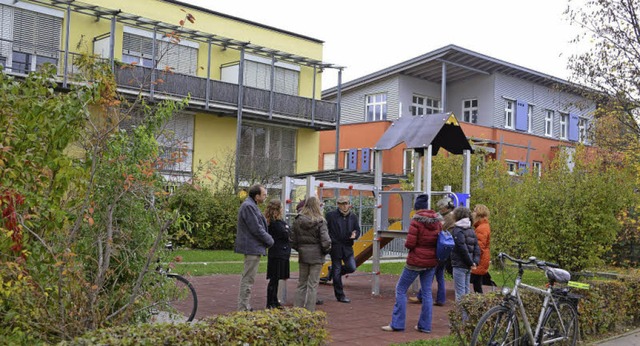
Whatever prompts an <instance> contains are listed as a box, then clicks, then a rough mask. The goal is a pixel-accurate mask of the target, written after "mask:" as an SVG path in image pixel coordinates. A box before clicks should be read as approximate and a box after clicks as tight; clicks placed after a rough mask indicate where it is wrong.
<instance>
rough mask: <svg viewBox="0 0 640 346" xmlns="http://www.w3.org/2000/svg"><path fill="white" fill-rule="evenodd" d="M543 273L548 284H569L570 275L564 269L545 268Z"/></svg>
mask: <svg viewBox="0 0 640 346" xmlns="http://www.w3.org/2000/svg"><path fill="white" fill-rule="evenodd" d="M545 273H546V274H547V279H549V282H557V283H561V284H566V283H567V282H569V280H571V274H570V273H569V272H568V271H566V270H564V269H560V268H547V270H546V271H545Z"/></svg>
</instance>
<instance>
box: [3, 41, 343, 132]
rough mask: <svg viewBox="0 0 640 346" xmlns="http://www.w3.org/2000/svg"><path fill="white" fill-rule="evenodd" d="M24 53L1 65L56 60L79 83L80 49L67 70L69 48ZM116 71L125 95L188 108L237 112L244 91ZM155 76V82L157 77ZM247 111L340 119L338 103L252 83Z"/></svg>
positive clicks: (19, 69)
mask: <svg viewBox="0 0 640 346" xmlns="http://www.w3.org/2000/svg"><path fill="white" fill-rule="evenodd" d="M35 51H36V50H35V49H34V52H35ZM14 53H18V52H14ZM19 54H21V55H25V56H26V59H28V61H29V62H28V63H22V64H17V63H15V64H12V65H15V66H8V60H9V59H8V57H3V56H0V64H1V65H3V66H5V68H4V70H3V72H4V73H7V74H11V75H16V76H25V75H26V73H28V72H30V71H33V70H35V69H37V68H38V67H39V66H40V62H41V61H42V62H52V63H56V64H57V66H58V78H59V83H60V84H61V85H65V84H66V83H73V80H74V78H73V74H74V72H75V71H77V66H75V65H74V64H73V60H74V57H75V56H77V54H75V53H71V52H70V53H69V55H68V64H67V66H68V68H67V69H66V70H65V69H64V61H65V59H64V57H65V52H64V51H60V52H59V54H58V57H57V58H55V57H48V58H46V59H42V58H41V57H39V56H38V55H37V53H19ZM23 60H24V59H23ZM152 72H153V73H154V75H153V76H152ZM65 73H66V75H65ZM114 73H115V78H116V82H117V85H118V91H120V92H121V93H123V94H128V95H131V96H134V95H135V96H137V95H139V94H141V95H144V96H146V97H148V98H149V99H151V100H161V99H182V98H185V97H187V96H190V97H191V99H190V103H189V106H188V109H190V110H192V111H202V112H211V113H216V114H224V115H228V116H233V117H235V116H237V111H238V108H239V106H238V93H239V90H240V87H239V86H238V85H237V84H233V83H227V82H222V81H218V80H212V79H209V80H207V78H203V77H197V76H192V75H186V74H180V73H172V72H166V71H162V70H157V69H156V70H154V69H152V68H148V67H142V66H133V65H126V64H124V65H123V64H119V63H116V65H115V68H114ZM152 77H153V80H154V82H151V81H152ZM207 84H208V87H207ZM242 112H243V118H249V119H255V120H261V121H266V122H271V123H279V124H286V125H293V126H300V127H309V128H313V129H318V130H319V129H333V128H335V125H336V119H337V105H336V103H335V102H328V101H322V100H317V99H316V100H314V99H311V98H305V97H300V96H293V95H287V94H282V93H276V92H273V93H272V92H271V91H269V90H264V89H258V88H252V87H243V97H242Z"/></svg>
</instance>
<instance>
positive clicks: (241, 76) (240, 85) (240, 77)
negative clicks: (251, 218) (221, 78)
mask: <svg viewBox="0 0 640 346" xmlns="http://www.w3.org/2000/svg"><path fill="white" fill-rule="evenodd" d="M243 98H244V47H242V48H241V49H240V63H239V68H238V123H237V127H236V163H235V177H234V184H235V186H234V187H235V188H236V192H237V190H238V188H239V181H240V178H239V176H238V175H239V173H240V143H241V142H242V139H241V138H240V137H241V136H242V102H243Z"/></svg>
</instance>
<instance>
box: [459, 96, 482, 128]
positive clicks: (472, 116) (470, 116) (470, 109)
mask: <svg viewBox="0 0 640 346" xmlns="http://www.w3.org/2000/svg"><path fill="white" fill-rule="evenodd" d="M467 102H468V103H469V104H468V105H467V104H466V103H467ZM474 102H475V106H474V105H473V104H474ZM478 104H479V102H478V99H477V98H473V99H465V100H462V121H464V122H467V123H471V124H477V123H478Z"/></svg>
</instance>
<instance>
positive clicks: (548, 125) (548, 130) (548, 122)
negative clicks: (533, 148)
mask: <svg viewBox="0 0 640 346" xmlns="http://www.w3.org/2000/svg"><path fill="white" fill-rule="evenodd" d="M544 135H545V136H549V137H551V136H553V111H552V110H547V114H546V116H545V117H544Z"/></svg>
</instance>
